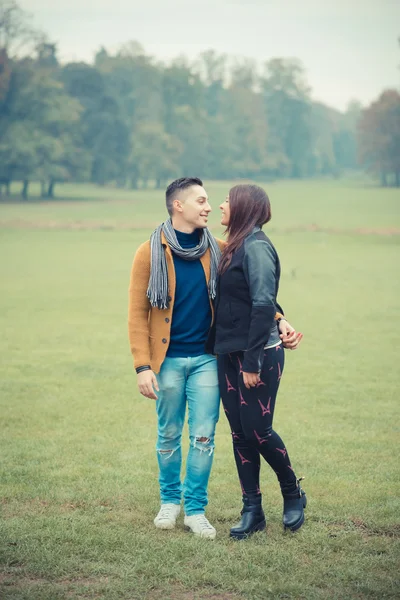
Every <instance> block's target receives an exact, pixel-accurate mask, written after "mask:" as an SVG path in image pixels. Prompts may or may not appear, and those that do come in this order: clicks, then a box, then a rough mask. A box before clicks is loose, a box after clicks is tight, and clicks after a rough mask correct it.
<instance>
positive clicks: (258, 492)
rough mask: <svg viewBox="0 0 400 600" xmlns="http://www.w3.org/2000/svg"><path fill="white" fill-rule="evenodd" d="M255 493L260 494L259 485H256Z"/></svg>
mask: <svg viewBox="0 0 400 600" xmlns="http://www.w3.org/2000/svg"><path fill="white" fill-rule="evenodd" d="M256 494H257V496H259V495H260V494H261V490H260V486H259V485H258V486H257V489H256Z"/></svg>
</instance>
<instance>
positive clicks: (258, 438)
mask: <svg viewBox="0 0 400 600" xmlns="http://www.w3.org/2000/svg"><path fill="white" fill-rule="evenodd" d="M253 431H254V435H255V436H256V438H257V442H258V443H259V444H260V446H261V444H266V443H267V442H268V440H263V439H262V438H260V436H259V435H258V433H257V431H256V430H255V429H254V430H253Z"/></svg>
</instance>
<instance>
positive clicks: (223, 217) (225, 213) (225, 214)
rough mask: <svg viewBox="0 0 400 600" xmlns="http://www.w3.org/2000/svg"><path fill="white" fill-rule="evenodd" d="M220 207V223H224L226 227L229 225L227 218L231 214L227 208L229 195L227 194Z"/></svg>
mask: <svg viewBox="0 0 400 600" xmlns="http://www.w3.org/2000/svg"><path fill="white" fill-rule="evenodd" d="M220 209H221V213H222V214H221V225H225V227H227V226H228V225H229V218H230V216H231V211H230V208H229V196H227V197H226V198H225V200H224V202H223V203H222V204H221V205H220Z"/></svg>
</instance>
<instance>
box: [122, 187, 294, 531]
mask: <svg viewBox="0 0 400 600" xmlns="http://www.w3.org/2000/svg"><path fill="white" fill-rule="evenodd" d="M166 205H167V210H168V213H169V215H170V218H169V219H168V220H167V221H165V223H163V224H162V225H160V226H159V227H158V228H157V229H156V230H155V232H154V233H153V234H152V236H151V238H150V240H149V241H147V242H145V243H144V244H142V245H141V246H140V247H139V249H138V250H137V252H136V255H135V257H134V261H133V266H132V271H131V279H130V287H129V319H128V325H129V339H130V345H131V351H132V354H133V358H134V366H135V369H136V372H137V375H138V385H139V390H140V393H141V394H142V395H143V396H145V397H147V398H151V399H154V400H156V411H157V420H158V436H157V458H158V465H159V483H160V495H161V508H160V511H159V513H158V515H157V516H156V518H155V519H154V524H155V526H156V527H158V528H160V529H173V528H174V527H175V523H176V519H177V517H178V515H179V512H180V504H181V496H182V491H183V497H184V508H185V518H184V524H185V526H186V527H188V528H189V529H190V530H191V531H192V532H193V533H194V534H196V535H199V536H201V537H204V538H209V539H214V538H215V535H216V531H215V528H214V527H213V526H212V525H211V524H210V523H209V521H208V520H207V518H206V516H205V507H206V505H207V503H208V500H207V486H208V480H209V476H210V471H211V466H212V461H213V452H214V434H215V426H216V424H217V421H218V416H219V403H220V394H219V388H218V378H217V366H216V359H215V357H214V356H211V355H210V354H206V353H205V348H204V344H205V341H206V339H207V335H208V332H209V329H210V326H211V323H212V320H213V299H214V298H215V293H216V280H217V270H218V261H219V258H220V254H221V249H222V248H223V247H224V244H225V243H224V242H223V241H220V240H219V241H218V240H215V239H214V238H213V236H212V235H211V234H210V232H209V231H208V229H207V222H208V215H209V213H210V212H211V206H210V204H209V202H208V196H207V193H206V191H205V189H204V187H203V183H202V181H201V180H200V179H197V178H182V179H178V180H176V181H174V182H173V183H171V184H170V185H169V186H168V188H167V190H166ZM279 317H282V315H280V314H279V313H277V316H276V318H279ZM280 330H281V337H282V340H283V342H284V345H285V347H288V348H292V349H294V348H295V347H296V346H297V344H298V338H296V333H295V331H294V330H293V328H292V327H291V326H290V325H289V324H288V323H287V322H285V321H284V320H282V321H280ZM156 374H157V376H156ZM186 404H187V405H188V413H189V420H188V422H189V437H190V449H189V454H188V458H187V464H186V477H185V481H184V483H183V489H182V484H181V481H180V471H181V464H182V452H181V436H182V428H183V424H184V419H185V411H186Z"/></svg>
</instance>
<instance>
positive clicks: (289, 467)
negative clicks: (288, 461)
mask: <svg viewBox="0 0 400 600" xmlns="http://www.w3.org/2000/svg"><path fill="white" fill-rule="evenodd" d="M288 469H290V470H291V471H292V473H294V469H293V468H292V467H291V466H290V465H288Z"/></svg>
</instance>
